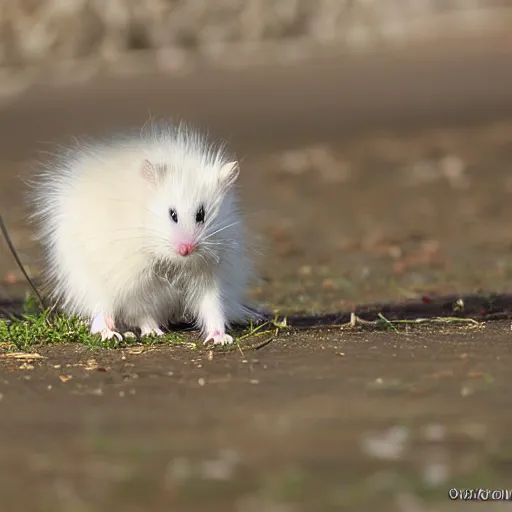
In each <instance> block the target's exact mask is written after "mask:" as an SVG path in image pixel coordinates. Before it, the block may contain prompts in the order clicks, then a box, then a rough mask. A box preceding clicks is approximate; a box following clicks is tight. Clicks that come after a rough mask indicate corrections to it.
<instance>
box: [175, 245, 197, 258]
mask: <svg viewBox="0 0 512 512" xmlns="http://www.w3.org/2000/svg"><path fill="white" fill-rule="evenodd" d="M195 248H196V246H195V245H194V244H191V243H184V244H180V246H179V247H178V252H179V253H180V255H181V256H188V255H189V254H190V253H191V252H194V250H195Z"/></svg>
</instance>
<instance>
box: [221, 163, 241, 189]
mask: <svg viewBox="0 0 512 512" xmlns="http://www.w3.org/2000/svg"><path fill="white" fill-rule="evenodd" d="M239 174H240V164H239V163H238V162H229V163H227V164H224V165H223V166H222V167H221V168H220V175H219V177H220V181H221V183H222V184H223V185H224V186H226V187H229V186H231V185H233V183H234V182H235V181H236V180H237V178H238V175H239Z"/></svg>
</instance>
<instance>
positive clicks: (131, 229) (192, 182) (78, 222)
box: [30, 124, 252, 344]
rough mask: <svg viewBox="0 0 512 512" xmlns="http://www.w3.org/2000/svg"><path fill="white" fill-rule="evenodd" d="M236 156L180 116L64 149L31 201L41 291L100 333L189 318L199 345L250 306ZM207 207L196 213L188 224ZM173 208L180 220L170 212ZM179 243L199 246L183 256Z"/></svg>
mask: <svg viewBox="0 0 512 512" xmlns="http://www.w3.org/2000/svg"><path fill="white" fill-rule="evenodd" d="M238 172H239V168H238V163H237V162H232V161H231V159H229V158H228V157H227V156H226V154H225V153H224V151H223V148H222V147H217V146H214V145H212V144H210V143H209V142H207V140H206V139H205V138H204V137H203V136H202V135H200V134H199V133H197V132H195V131H193V130H191V129H188V128H186V127H185V126H184V125H179V126H178V127H174V126H171V125H167V124H158V125H151V126H149V127H146V128H143V130H142V131H141V132H140V133H136V134H133V135H126V136H123V137H119V138H116V139H113V140H111V141H107V142H105V141H103V142H92V143H91V142H80V141H77V143H76V146H75V147H73V148H67V149H66V150H64V151H62V152H61V153H60V154H59V155H58V158H57V159H56V162H54V163H52V164H50V165H48V166H46V167H45V170H44V171H43V172H42V173H40V174H39V176H38V177H36V179H35V180H34V183H33V185H34V186H33V188H32V193H31V196H30V197H31V200H32V203H33V206H34V214H33V217H34V219H35V220H36V221H37V224H38V239H39V240H40V242H41V244H42V246H43V249H44V254H45V261H46V270H47V272H46V281H47V284H48V287H49V293H50V294H51V296H52V297H53V299H54V300H56V301H58V302H59V304H60V306H61V308H62V309H63V310H64V311H66V312H68V313H70V314H75V315H79V316H80V317H82V318H84V319H87V320H89V321H90V322H91V332H93V333H99V334H101V336H102V338H103V339H107V338H112V337H113V336H116V337H117V338H120V333H119V330H120V326H123V327H125V328H137V327H138V328H140V329H141V331H142V334H162V331H161V330H160V327H163V326H166V325H168V323H169V322H173V321H180V320H191V321H194V322H195V323H196V324H197V326H198V327H199V328H200V329H201V331H202V333H203V335H204V336H205V343H206V342H207V341H209V340H213V342H214V343H216V344H224V343H230V342H232V338H231V336H229V335H228V334H227V333H226V328H228V327H229V326H230V325H232V324H233V323H237V322H243V321H244V320H247V319H248V318H249V317H250V316H251V315H252V313H250V311H249V310H248V309H247V308H246V307H245V306H244V305H243V303H244V300H245V292H246V287H247V285H248V282H249V279H250V278H251V275H252V266H251V264H250V261H249V259H248V258H247V254H246V248H245V243H244V226H243V224H242V219H241V217H240V215H239V212H238V209H237V202H236V194H235V190H234V184H235V182H236V179H237V177H238ZM201 206H203V207H204V212H205V220H204V223H201V222H199V223H198V222H196V216H197V213H198V210H199V209H200V207H201ZM170 209H173V210H174V211H175V212H177V216H178V223H176V222H174V221H173V220H172V219H171V216H170ZM181 242H194V243H197V247H198V249H197V250H196V251H195V252H193V253H192V254H190V255H188V256H181V255H180V254H179V252H178V248H179V245H180V243H181Z"/></svg>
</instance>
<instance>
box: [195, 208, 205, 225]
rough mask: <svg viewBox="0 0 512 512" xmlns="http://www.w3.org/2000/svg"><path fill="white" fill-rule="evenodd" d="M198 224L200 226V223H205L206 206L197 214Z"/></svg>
mask: <svg viewBox="0 0 512 512" xmlns="http://www.w3.org/2000/svg"><path fill="white" fill-rule="evenodd" d="M196 222H197V223H198V224H199V223H200V222H204V206H201V207H200V208H199V210H197V213H196Z"/></svg>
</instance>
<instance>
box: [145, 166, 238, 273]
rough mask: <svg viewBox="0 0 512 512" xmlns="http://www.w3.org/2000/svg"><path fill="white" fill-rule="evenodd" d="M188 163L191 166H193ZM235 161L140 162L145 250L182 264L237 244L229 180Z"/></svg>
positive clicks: (235, 173) (234, 174) (205, 258)
mask: <svg viewBox="0 0 512 512" xmlns="http://www.w3.org/2000/svg"><path fill="white" fill-rule="evenodd" d="M191 164H192V165H191ZM239 172H240V167H239V164H238V162H236V161H232V162H225V161H223V162H221V161H219V160H217V159H215V160H213V161H210V162H209V163H208V164H206V165H205V162H190V161H187V160H186V159H185V161H182V162H179V165H176V162H172V163H162V162H161V161H159V162H152V161H150V160H149V159H146V160H144V162H142V165H141V168H140V175H141V176H142V178H143V180H144V181H145V185H146V186H147V187H149V190H150V196H149V197H150V200H149V204H148V207H147V210H146V213H147V216H146V228H147V237H148V244H147V245H148V246H147V249H148V250H149V251H150V252H151V254H153V256H155V257H156V258H157V259H159V260H164V261H165V260H168V261H172V262H174V263H181V264H186V263H189V262H192V261H197V262H199V261H203V262H204V261H208V260H210V261H212V260H213V261H218V260H219V257H220V254H221V253H222V251H225V250H229V248H230V247H232V246H233V245H235V244H236V243H237V240H236V239H235V238H236V237H234V232H235V230H236V224H238V222H237V221H236V219H234V217H233V213H234V208H235V204H234V197H233V194H231V193H230V192H231V190H232V187H233V184H234V183H235V181H236V180H237V178H238V175H239Z"/></svg>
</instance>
